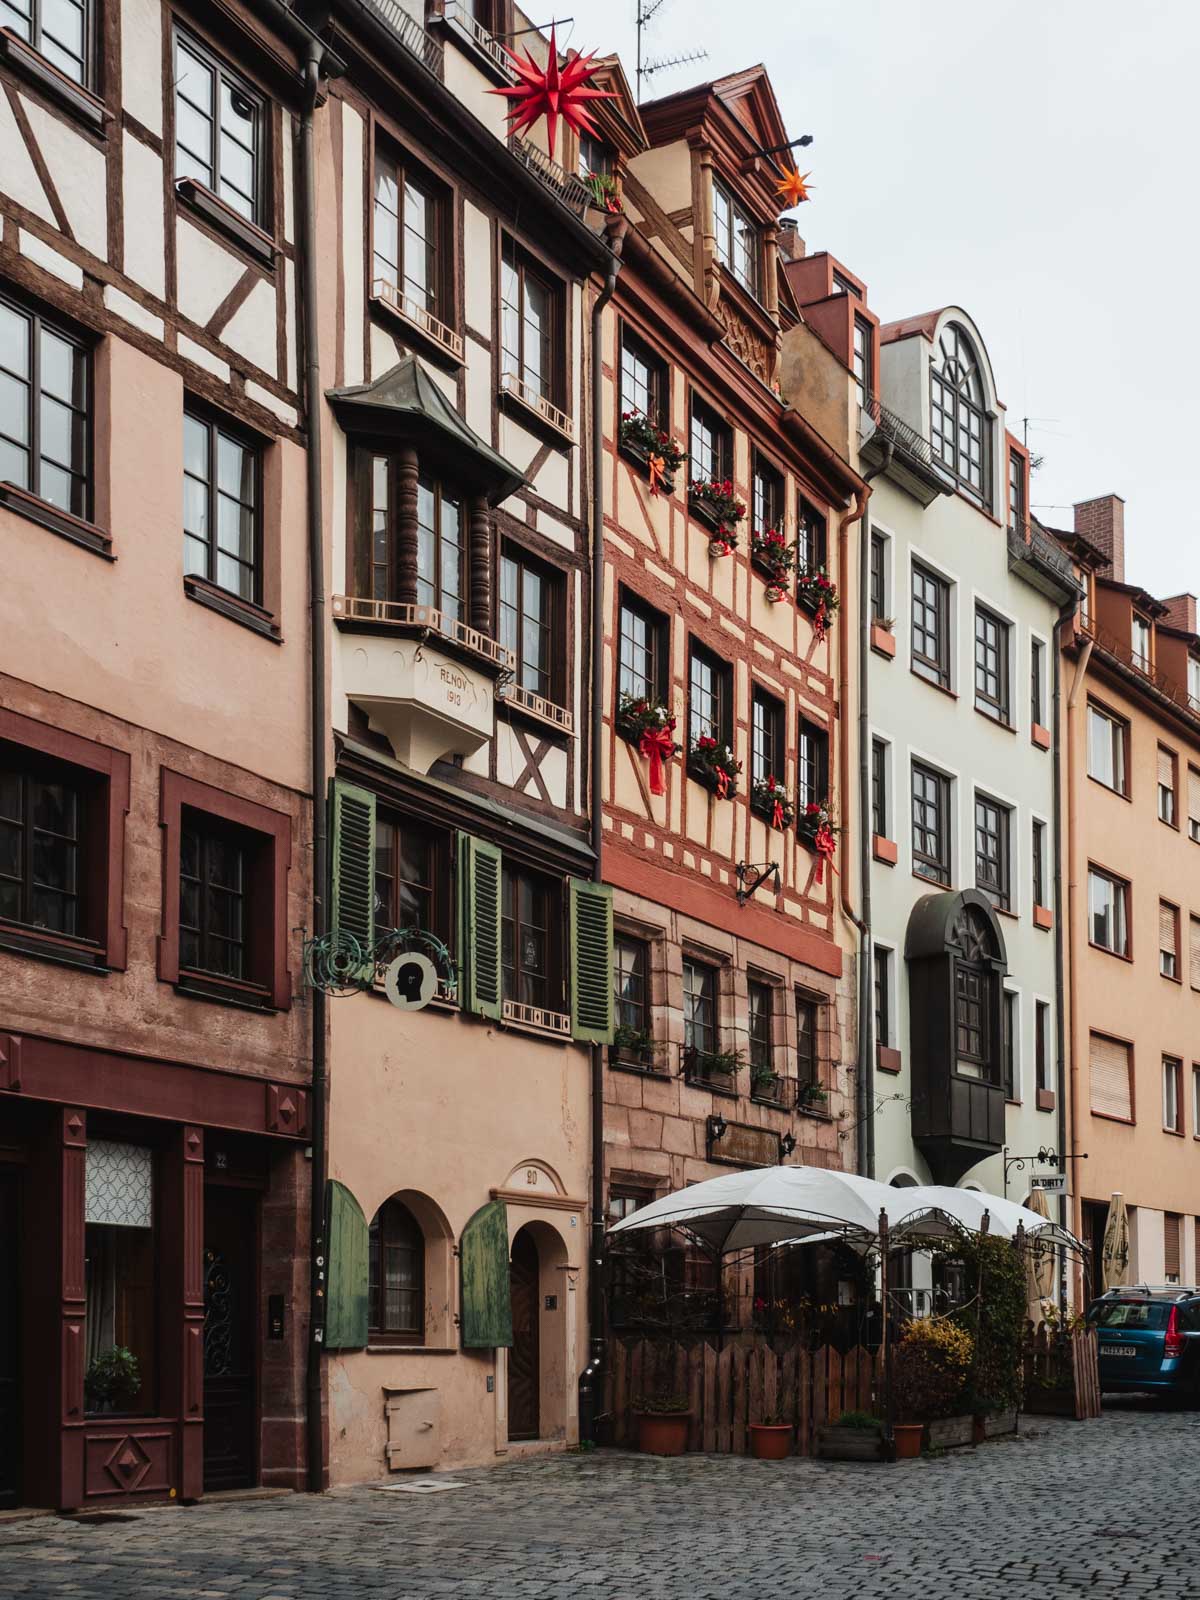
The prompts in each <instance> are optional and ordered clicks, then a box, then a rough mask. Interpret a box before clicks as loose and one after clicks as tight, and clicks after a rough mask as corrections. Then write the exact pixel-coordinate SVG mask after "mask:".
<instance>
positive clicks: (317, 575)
mask: <svg viewBox="0 0 1200 1600" xmlns="http://www.w3.org/2000/svg"><path fill="white" fill-rule="evenodd" d="M324 48H325V47H324V45H323V44H322V43H321V42H320V41H319V40H316V39H314V40H312V41H311V42H310V44H309V49H308V62H307V64H306V67H305V79H306V83H307V94H306V97H305V101H304V110H303V112H302V114H301V118H300V150H299V162H298V165H299V169H300V188H301V201H302V221H301V227H302V234H301V248H302V250H303V256H304V260H303V274H304V297H303V306H304V312H303V324H304V354H305V389H304V403H305V411H306V417H305V421H306V426H307V431H308V451H307V468H308V497H307V498H308V506H307V521H308V596H309V598H308V604H309V618H310V622H309V629H310V640H311V644H310V674H311V677H310V693H309V703H310V712H311V733H310V738H311V744H312V831H313V851H312V874H313V888H312V930H311V931H312V937H313V938H314V939H320V938H321V937H322V936H323V935H324V934H325V932H326V931H327V928H326V921H327V906H326V902H325V893H326V884H327V882H328V879H329V871H328V860H327V857H328V839H327V834H326V822H327V818H326V789H327V787H328V774H327V771H326V745H325V739H326V723H327V721H328V715H327V707H326V702H325V551H324V539H323V537H322V526H321V523H322V489H321V413H320V403H321V357H320V350H319V346H318V326H317V325H318V316H317V179H316V162H315V157H314V153H313V112H314V110H315V107H316V103H317V93H318V89H319V86H320V77H321V59H322V56H323V54H324ZM309 995H310V997H311V1003H312V1161H311V1171H310V1174H309V1176H310V1180H311V1199H310V1206H311V1220H310V1232H311V1237H312V1255H311V1261H310V1279H309V1329H308V1364H307V1370H306V1374H305V1433H306V1443H307V1451H306V1454H307V1459H308V1487H309V1489H310V1490H311V1491H312V1492H313V1493H320V1491H321V1490H322V1489H323V1488H324V1487H325V1428H324V1418H323V1415H322V1377H323V1371H322V1361H321V1354H322V1351H323V1349H324V1342H325V1283H326V1272H325V1258H326V1254H327V1247H326V1238H325V1229H326V1219H325V1173H326V1168H327V1166H328V1150H327V1134H326V1116H325V1095H326V1081H327V1061H326V1039H325V1028H326V1000H325V995H324V994H323V993H322V991H321V990H320V989H316V988H314V989H310V990H309Z"/></svg>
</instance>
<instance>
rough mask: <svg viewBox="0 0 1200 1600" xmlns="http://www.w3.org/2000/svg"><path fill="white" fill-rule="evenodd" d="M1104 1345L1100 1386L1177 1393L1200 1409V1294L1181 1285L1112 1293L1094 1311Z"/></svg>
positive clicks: (1141, 1285)
mask: <svg viewBox="0 0 1200 1600" xmlns="http://www.w3.org/2000/svg"><path fill="white" fill-rule="evenodd" d="M1088 1321H1089V1322H1091V1323H1094V1324H1095V1327H1096V1332H1097V1336H1098V1340H1099V1345H1100V1388H1101V1389H1102V1390H1105V1391H1110V1392H1111V1391H1117V1392H1119V1391H1122V1390H1123V1391H1126V1392H1129V1391H1138V1392H1145V1393H1148V1394H1162V1395H1168V1394H1169V1395H1171V1396H1174V1397H1176V1398H1178V1399H1179V1400H1182V1401H1185V1402H1186V1403H1188V1404H1190V1405H1195V1406H1200V1290H1197V1289H1184V1288H1181V1287H1180V1286H1179V1285H1178V1284H1174V1283H1171V1284H1166V1285H1164V1286H1161V1287H1160V1286H1157V1285H1151V1284H1144V1283H1139V1284H1134V1285H1131V1286H1128V1287H1126V1288H1123V1289H1109V1290H1108V1291H1107V1293H1105V1294H1103V1295H1101V1297H1100V1298H1099V1300H1093V1301H1092V1303H1091V1305H1090V1306H1089V1307H1088Z"/></svg>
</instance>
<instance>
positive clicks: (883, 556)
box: [871, 528, 888, 624]
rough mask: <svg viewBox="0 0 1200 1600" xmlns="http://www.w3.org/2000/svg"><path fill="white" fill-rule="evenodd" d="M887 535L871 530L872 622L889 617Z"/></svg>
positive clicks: (879, 621) (874, 529)
mask: <svg viewBox="0 0 1200 1600" xmlns="http://www.w3.org/2000/svg"><path fill="white" fill-rule="evenodd" d="M887 615H888V610H887V534H885V533H881V532H880V531H879V529H878V528H872V529H871V621H872V622H878V623H880V624H882V623H883V621H884V618H885V617H887Z"/></svg>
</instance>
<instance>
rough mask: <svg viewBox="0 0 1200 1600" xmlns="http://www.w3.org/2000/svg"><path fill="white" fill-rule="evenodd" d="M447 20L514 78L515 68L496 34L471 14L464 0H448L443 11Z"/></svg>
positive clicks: (500, 68) (509, 77) (510, 77)
mask: <svg viewBox="0 0 1200 1600" xmlns="http://www.w3.org/2000/svg"><path fill="white" fill-rule="evenodd" d="M442 15H443V16H444V17H445V19H446V21H447V22H450V23H453V25H454V26H455V27H456V28H460V29H461V30H462V31H463V33H465V34H466V35H467V37H468V38H469V39H470V40H471V41H472V43H473V44H474V45H475V47H476V49H477V50H481V51H482V52H483V54H484V55H485V56H487V58H488V59H489V61H490V62H491V63H492V65H493V66H494V67H496V68H497V70H498V71H499V72H500V73H501V74H502V75H503V76H504V78H505V79H507V81H508V82H509V83H511V82H512V80H513V70H512V66H511V64H510V62H509V59H508V55H507V53H506V52H505V50H504V47H503V45H501V44H500V42H499V40H497V39H496V38H495V37H494V35H492V34H490V33H489V32H488V31H487V29H486V28H485V27H484V26H483V24H482V23H481V22H477V21H476V20H475V18H474V17H473V16H472V15H471V12H470V8H469V7H468V6H466V5H464V4H463V0H446V4H445V9H444V10H443V12H442Z"/></svg>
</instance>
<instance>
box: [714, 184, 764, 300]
mask: <svg viewBox="0 0 1200 1600" xmlns="http://www.w3.org/2000/svg"><path fill="white" fill-rule="evenodd" d="M713 226H714V228H715V229H716V234H717V260H718V261H719V262H720V263H721V265H722V266H723V267H727V268H728V269H729V271H730V272H732V274H733V276H734V277H735V278H736V279H737V281H738V282H739V283H740V284H741V286H742V288H743V289H748V290H749V291H750V293H751V294H753V295H757V294H758V281H759V272H760V261H759V256H760V248H759V237H758V228H757V226H756V225H755V223H754V222H753V221H752V220H751V218H750V216H749V215H748V214H747V212H745V211H744V210H743V209H742V207H741V206H740V205H738V203H737V201H736V200H735V199H734V198H733V196H732V195H731V194H730V192H729V190H728V189H727V188H726V187H725V185H724V184H723V183H718V182H716V181H715V180H714V182H713Z"/></svg>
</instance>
